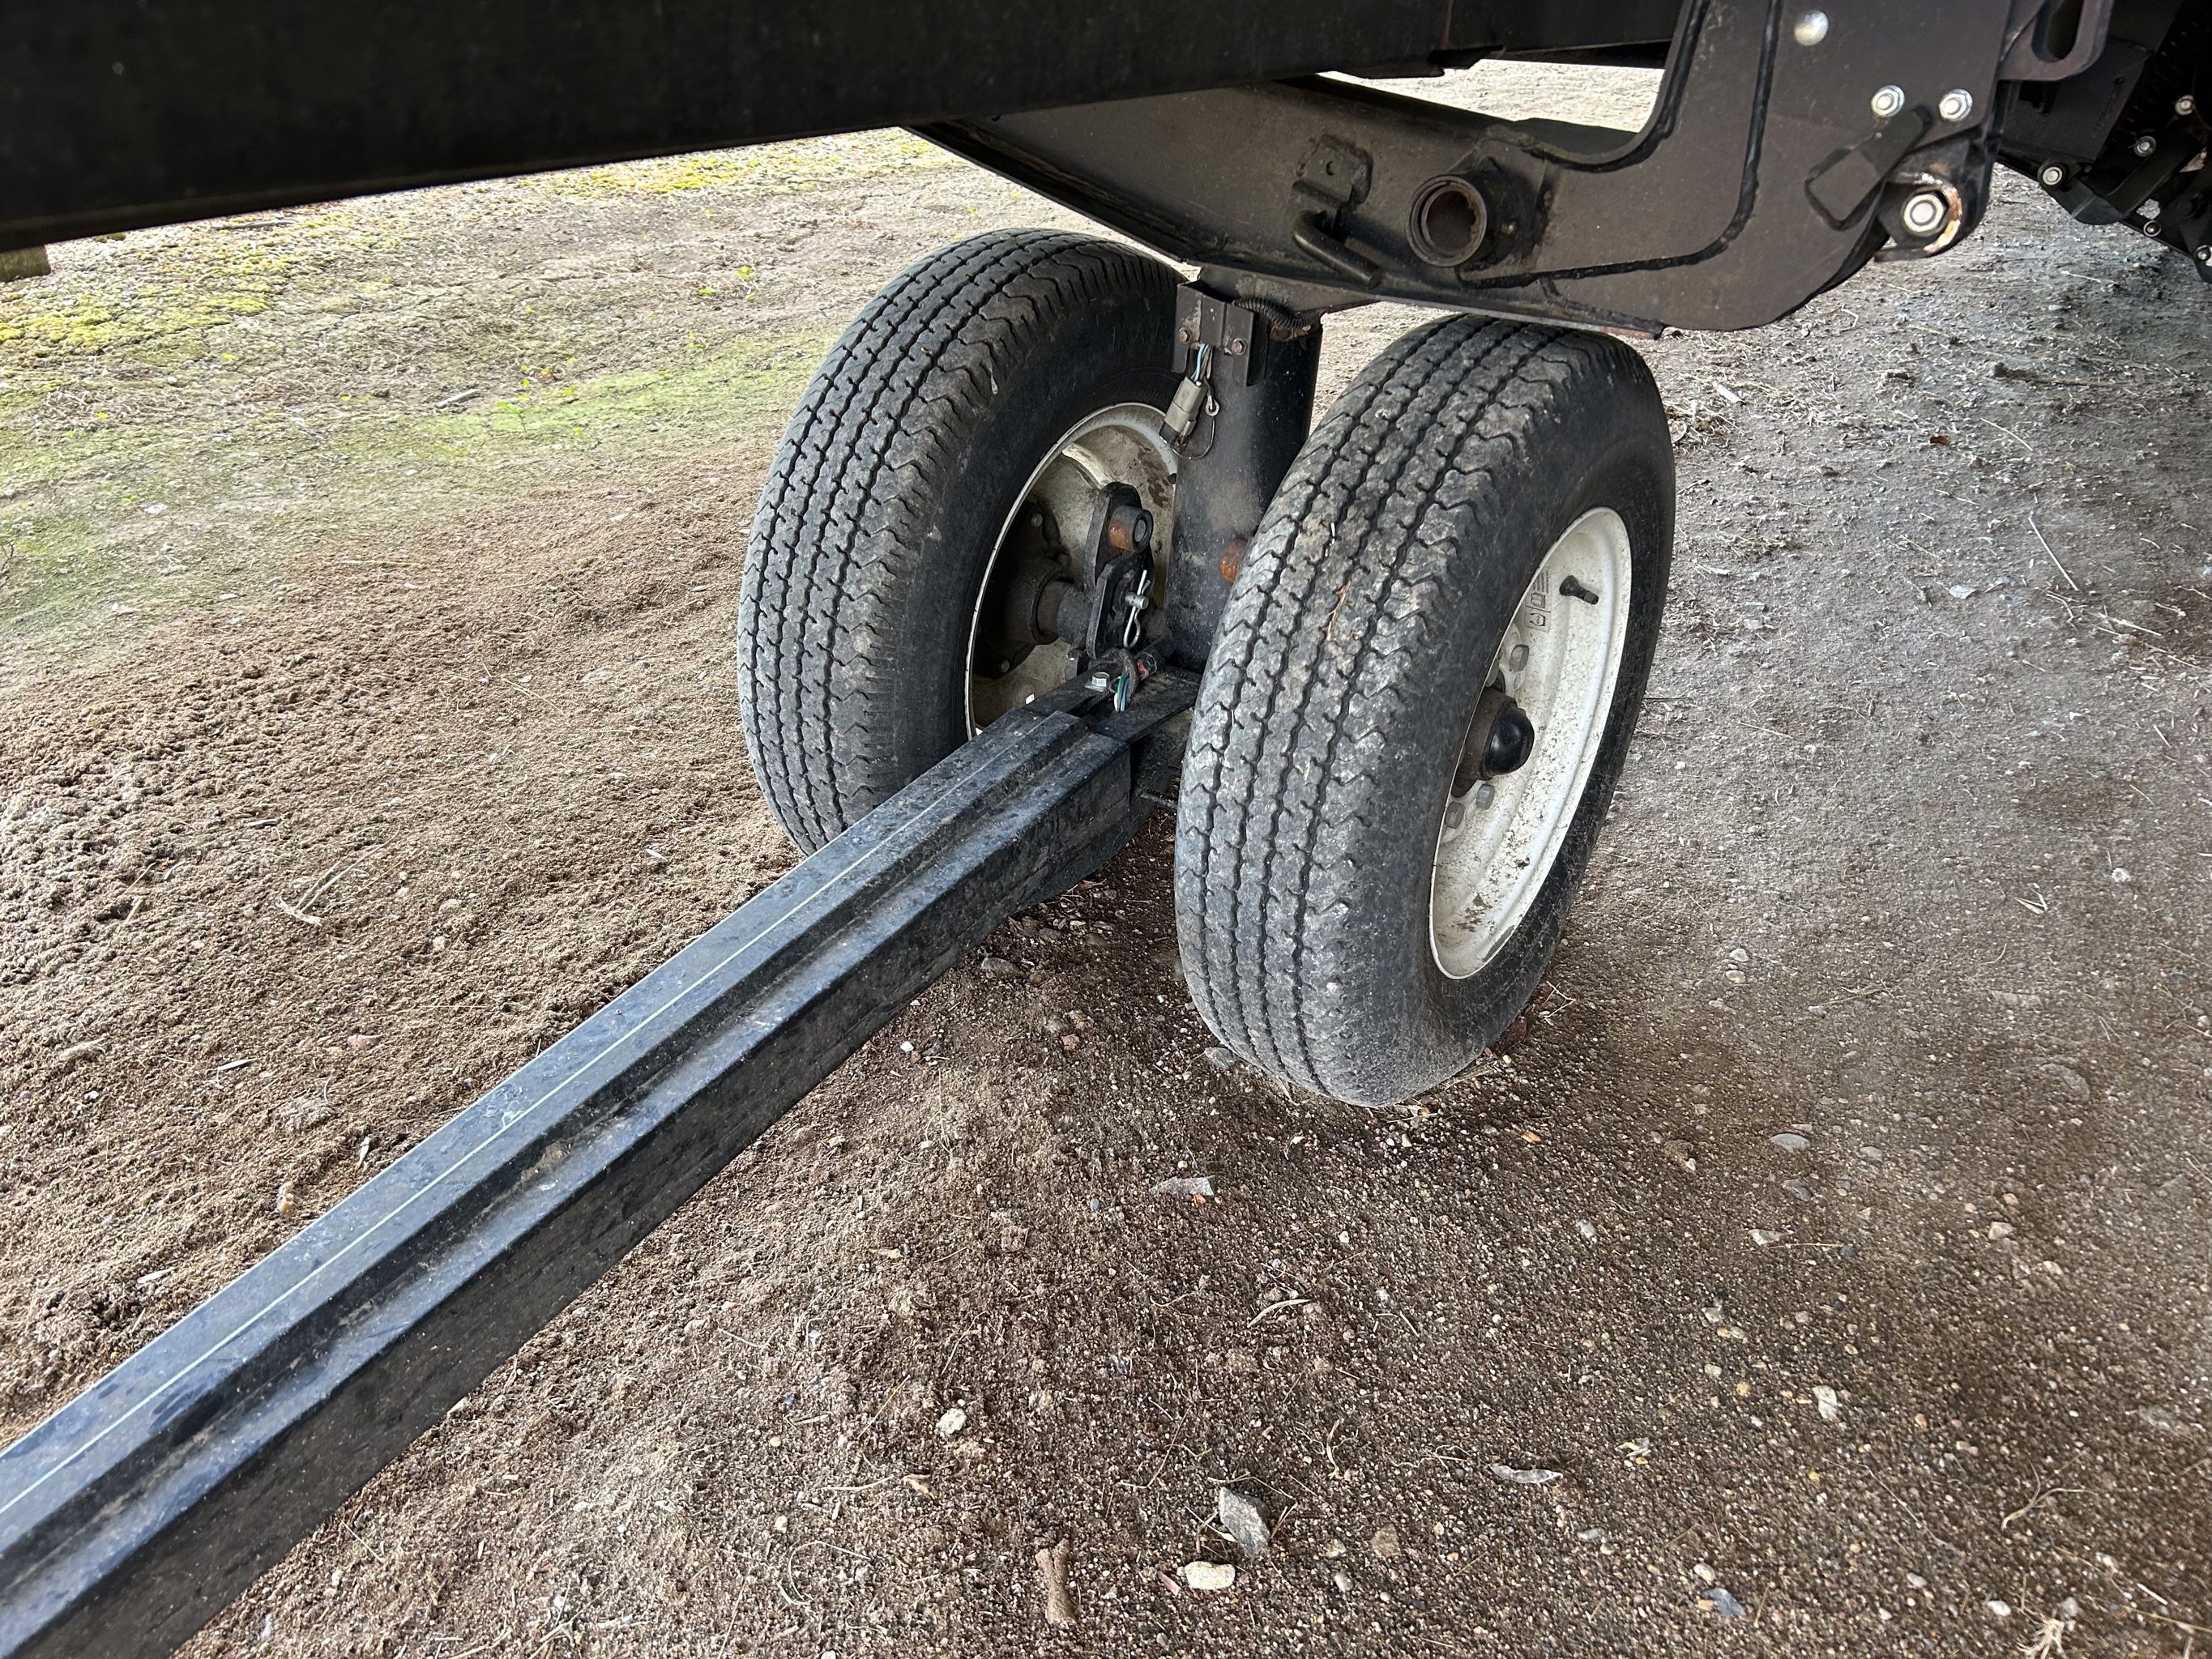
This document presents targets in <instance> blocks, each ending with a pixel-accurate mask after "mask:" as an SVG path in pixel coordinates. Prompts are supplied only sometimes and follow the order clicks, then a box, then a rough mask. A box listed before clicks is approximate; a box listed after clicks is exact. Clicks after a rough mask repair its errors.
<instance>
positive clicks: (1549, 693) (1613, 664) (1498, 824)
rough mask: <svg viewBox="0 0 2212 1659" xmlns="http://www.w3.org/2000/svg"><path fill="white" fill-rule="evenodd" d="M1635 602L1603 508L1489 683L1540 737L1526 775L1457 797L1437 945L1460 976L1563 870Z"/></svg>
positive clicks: (1608, 511) (1548, 576)
mask: <svg viewBox="0 0 2212 1659" xmlns="http://www.w3.org/2000/svg"><path fill="white" fill-rule="evenodd" d="M1563 584H1565V586H1567V589H1568V591H1567V592H1565V593H1563V592H1561V591H1560V590H1561V586H1562V585H1563ZM1577 593H1580V594H1590V595H1595V599H1584V598H1581V597H1577ZM1628 603H1629V545H1628V526H1626V525H1625V524H1623V523H1622V522H1621V520H1620V514H1619V513H1615V512H1614V511H1613V509H1612V508H1610V507H1598V508H1596V509H1595V510H1593V511H1591V512H1589V513H1583V516H1582V517H1581V518H1579V519H1577V520H1575V522H1574V523H1573V524H1572V525H1571V526H1568V528H1567V532H1566V533H1565V535H1563V536H1561V537H1560V538H1559V540H1558V541H1556V542H1554V543H1553V544H1552V550H1551V551H1550V552H1548V553H1547V554H1546V555H1545V556H1544V562H1543V563H1542V564H1541V566H1540V567H1538V568H1537V571H1536V575H1535V579H1534V580H1533V581H1531V582H1530V583H1529V584H1528V588H1527V590H1526V591H1525V592H1523V593H1522V595H1521V602H1520V604H1519V605H1516V606H1515V607H1514V611H1513V619H1512V621H1511V622H1510V623H1508V624H1507V625H1506V629H1505V637H1504V640H1503V641H1500V642H1499V644H1498V653H1497V655H1496V656H1495V657H1494V658H1492V660H1491V662H1490V665H1489V667H1488V669H1487V671H1486V672H1485V674H1484V675H1483V678H1482V684H1483V686H1484V687H1486V688H1487V687H1490V686H1495V685H1499V684H1503V685H1504V689H1505V693H1506V695H1507V696H1510V697H1511V698H1512V699H1513V701H1514V702H1516V703H1518V704H1519V705H1520V706H1521V708H1522V712H1523V713H1524V714H1527V715H1528V719H1529V720H1530V722H1531V723H1532V724H1533V725H1534V726H1535V728H1536V738H1535V742H1534V745H1533V747H1532V748H1531V750H1530V751H1529V755H1528V759H1527V760H1526V761H1525V762H1524V763H1522V765H1521V766H1520V767H1519V768H1517V769H1515V770H1513V771H1511V772H1507V773H1504V774H1502V775H1498V776H1497V777H1493V778H1488V779H1484V780H1482V781H1480V782H1478V783H1477V784H1475V785H1474V787H1470V788H1468V790H1467V791H1466V792H1465V793H1463V794H1462V795H1459V796H1456V797H1451V798H1448V799H1446V801H1445V803H1444V805H1443V810H1442V817H1441V822H1440V823H1439V824H1438V826H1437V858H1436V868H1435V873H1434V875H1433V877H1432V878H1431V883H1430V888H1429V946H1430V949H1431V951H1433V952H1434V953H1435V956H1436V960H1437V967H1438V968H1440V969H1443V972H1444V974H1445V975H1446V976H1447V977H1449V978H1451V979H1466V978H1468V977H1469V976H1471V975H1474V974H1477V973H1480V971H1481V970H1482V969H1484V968H1485V967H1486V966H1488V965H1489V963H1491V961H1492V959H1493V958H1494V957H1496V956H1497V955H1498V951H1501V950H1503V949H1504V945H1505V942H1506V941H1507V940H1508V939H1511V938H1512V937H1513V935H1514V933H1515V932H1516V930H1517V929H1518V928H1519V927H1520V926H1521V923H1522V919H1523V918H1525V917H1526V916H1527V915H1528V908H1529V906H1530V905H1532V904H1533V903H1534V902H1535V899H1536V895H1537V894H1538V893H1539V892H1541V890H1543V886H1544V883H1545V880H1546V878H1548V877H1549V876H1550V875H1551V873H1552V866H1553V863H1554V862H1555V861H1556V860H1558V858H1559V848H1560V846H1561V845H1562V844H1563V843H1564V842H1565V840H1566V837H1567V828H1568V826H1569V825H1570V824H1571V823H1573V822H1574V817H1575V809H1576V808H1577V807H1578V806H1579V805H1581V804H1582V799H1583V790H1584V789H1585V788H1587V787H1589V775H1590V768H1591V767H1592V766H1593V765H1594V764H1595V763H1596V760H1597V750H1598V744H1600V742H1601V741H1602V740H1603V738H1604V737H1605V726H1606V716H1607V714H1608V713H1610V712H1611V710H1612V708H1613V688H1614V686H1615V684H1617V683H1618V682H1619V680H1620V657H1621V651H1622V648H1623V647H1624V646H1625V645H1626V642H1627V638H1628ZM1485 792H1487V793H1485Z"/></svg>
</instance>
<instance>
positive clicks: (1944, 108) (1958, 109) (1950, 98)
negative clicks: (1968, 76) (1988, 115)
mask: <svg viewBox="0 0 2212 1659" xmlns="http://www.w3.org/2000/svg"><path fill="white" fill-rule="evenodd" d="M1973 112H1974V94H1972V93H1971V92H1968V91H1967V90H1966V88H1964V87H1954V88H1951V90H1950V91H1948V92H1947V93H1945V94H1943V100H1942V102H1941V103H1939V104H1937V105H1936V113H1937V114H1938V115H1940V116H1942V118H1944V119H1945V120H1947V121H1963V120H1965V119H1966V118H1967V117H1969V116H1971V115H1972V113H1973Z"/></svg>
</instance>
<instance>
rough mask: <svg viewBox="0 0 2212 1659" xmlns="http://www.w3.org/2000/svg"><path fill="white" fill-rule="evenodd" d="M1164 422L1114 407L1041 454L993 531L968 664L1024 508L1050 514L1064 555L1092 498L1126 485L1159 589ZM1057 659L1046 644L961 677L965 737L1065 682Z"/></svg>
mask: <svg viewBox="0 0 2212 1659" xmlns="http://www.w3.org/2000/svg"><path fill="white" fill-rule="evenodd" d="M1166 418H1167V417H1166V416H1165V415H1164V413H1163V412H1162V411H1161V410H1157V409H1154V408H1153V407H1152V405H1151V404H1114V405H1113V406H1112V407H1111V408H1108V409H1102V410H1099V411H1098V412H1097V414H1095V415H1091V416H1085V418H1084V419H1083V420H1080V421H1079V422H1076V423H1075V425H1073V427H1071V428H1068V430H1067V431H1066V433H1065V434H1064V435H1062V436H1061V438H1060V441H1059V442H1058V443H1056V444H1054V446H1053V447H1051V448H1050V449H1049V450H1048V451H1047V452H1046V453H1045V458H1044V459H1043V460H1042V461H1040V462H1039V463H1038V464H1037V468H1036V471H1034V472H1032V473H1030V478H1029V482H1028V483H1025V484H1024V485H1023V486H1022V490H1021V494H1020V495H1017V496H1016V497H1015V498H1014V507H1013V511H1012V512H1011V513H1007V514H1006V523H1004V524H1002V525H1000V526H999V539H998V543H997V544H996V545H995V546H994V547H993V548H992V550H991V562H990V563H989V564H988V565H987V566H986V567H985V568H984V571H983V585H982V586H981V587H979V588H977V589H976V590H975V610H974V611H973V612H971V613H970V614H969V618H968V655H967V657H966V658H965V659H963V660H965V661H967V662H971V663H972V662H973V661H975V647H976V643H977V641H978V640H979V639H980V637H981V629H982V626H983V609H984V600H985V598H986V596H987V595H988V594H989V592H990V591H991V582H992V579H993V578H994V576H996V575H997V574H998V570H999V561H1000V557H1001V556H1003V555H1004V554H1005V552H1006V543H1007V542H1008V540H1009V539H1011V538H1012V535H1013V532H1014V525H1015V523H1016V521H1017V520H1018V519H1019V518H1020V517H1021V515H1022V513H1024V511H1025V510H1027V509H1028V508H1029V507H1030V506H1031V505H1032V504H1041V505H1042V506H1044V507H1048V509H1050V511H1051V513H1052V515H1053V518H1054V520H1056V521H1057V522H1058V524H1059V526H1060V534H1061V535H1062V537H1063V538H1066V540H1067V542H1068V543H1069V545H1070V550H1071V551H1073V545H1074V544H1075V543H1077V542H1079V540H1080V539H1081V538H1082V537H1083V536H1084V535H1085V532H1087V531H1088V530H1089V529H1090V526H1091V513H1092V510H1093V509H1094V508H1095V507H1097V502H1098V497H1099V496H1100V495H1101V494H1102V493H1103V491H1104V490H1105V489H1106V486H1107V485H1109V484H1111V483H1124V484H1127V485H1128V486H1129V487H1130V488H1131V489H1134V490H1135V491H1136V492H1137V494H1138V495H1139V497H1140V498H1141V499H1142V500H1143V501H1144V504H1145V510H1146V512H1148V513H1151V514H1152V567H1153V568H1152V592H1154V593H1155V594H1161V593H1164V592H1166V591H1167V574H1168V573H1167V556H1168V550H1169V549H1170V548H1171V547H1172V546H1174V545H1175V480H1176V453H1175V451H1174V450H1173V449H1171V448H1170V447H1168V441H1167V440H1166V439H1164V438H1163V437H1162V436H1160V422H1162V421H1164V419H1166ZM1063 678H1066V657H1065V655H1064V654H1063V653H1061V652H1060V651H1058V650H1055V649H1054V647H1051V646H1049V645H1040V646H1037V647H1034V648H1033V649H1032V650H1031V651H1030V653H1029V655H1028V656H1027V657H1026V658H1024V659H1023V660H1022V661H1021V662H1019V663H1017V664H1016V665H1014V666H1013V668H1012V670H1011V671H1009V672H1006V673H1004V674H1000V675H999V676H998V677H997V678H992V679H986V678H983V677H982V676H981V675H980V674H970V675H969V676H968V677H967V685H968V735H969V737H971V738H972V737H974V736H975V733H976V732H980V731H981V730H982V729H983V728H984V727H985V726H988V725H989V724H990V723H991V722H992V721H993V720H996V719H998V718H999V716H1000V715H1001V714H1005V713H1006V711H1007V710H1009V709H1011V708H1019V707H1020V706H1021V705H1022V704H1023V703H1024V702H1027V701H1028V700H1029V699H1030V698H1031V697H1033V696H1036V695H1037V694H1038V693H1039V692H1041V691H1048V690H1051V689H1052V688H1053V687H1054V686H1055V685H1058V684H1060V682H1061V680H1062V679H1063Z"/></svg>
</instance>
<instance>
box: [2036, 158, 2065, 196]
mask: <svg viewBox="0 0 2212 1659" xmlns="http://www.w3.org/2000/svg"><path fill="white" fill-rule="evenodd" d="M2035 176H2036V177H2037V178H2039V179H2041V180H2043V182H2044V184H2045V186H2046V187H2048V188H2049V189H2051V190H2057V188H2058V187H2059V186H2060V185H2063V184H2064V183H2065V182H2066V169H2065V168H2064V167H2060V166H2059V165H2058V163H2057V162H2056V161H2053V162H2052V163H2051V165H2050V166H2049V167H2045V168H2044V169H2043V171H2042V172H2040V173H2037V174H2036V175H2035Z"/></svg>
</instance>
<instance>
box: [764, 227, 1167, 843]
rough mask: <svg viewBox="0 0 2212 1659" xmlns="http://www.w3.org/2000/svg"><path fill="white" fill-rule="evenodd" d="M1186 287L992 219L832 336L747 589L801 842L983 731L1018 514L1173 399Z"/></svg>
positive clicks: (818, 836) (1114, 247)
mask: <svg viewBox="0 0 2212 1659" xmlns="http://www.w3.org/2000/svg"><path fill="white" fill-rule="evenodd" d="M1175 285H1176V276H1175V273H1174V272H1173V271H1171V270H1170V269H1169V268H1168V267H1167V266H1165V265H1164V264H1160V263H1159V262H1158V260H1156V259H1152V258H1147V257H1146V256H1145V255H1144V254H1142V253H1139V252H1137V251H1136V250H1134V249H1133V248H1130V247H1128V246H1126V245H1124V244H1121V243H1118V242H1109V241H1104V240H1100V239H1098V238H1096V237H1089V236H1080V235H1074V234H1068V233H1066V232H1060V231H1042V230H1010V231H996V232H993V233H990V234H986V235H982V236H977V237H974V238H971V239H969V240H966V241H963V242H958V243H955V244H953V245H952V246H949V247H946V248H943V249H941V250H939V252H935V253H933V254H931V255H930V256H929V257H928V258H924V259H921V260H920V261H918V262H917V263H915V264H913V265H910V266H908V268H907V270H905V271H903V272H902V273H901V274H900V275H899V276H897V277H896V279H895V280H894V281H892V282H891V283H890V284H889V285H888V286H887V287H885V288H884V289H883V291H882V292H880V293H879V294H878V295H876V296H875V298H874V299H872V300H871V301H869V302H868V304H867V306H866V308H864V309H863V310H862V311H861V313H860V315H859V316H858V317H857V318H855V319H854V321H853V324H852V325H851V326H850V327H848V329H846V331H844V333H843V334H842V336H841V337H839V339H838V340H837V342H836V344H835V345H833V346H832V347H831V348H830V349H829V355H828V356H827V357H825V358H824V359H823V363H822V366H821V367H820V368H819V369H817V371H816V373H815V375H814V378H813V380H811V382H810V383H809V384H808V386H807V388H806V391H805V394H804V396H802V397H801V398H800V399H799V405H798V408H797V409H796V410H795V411H794V412H793V415H792V417H791V421H790V424H789V425H788V426H787V427H786V428H785V430H784V435H783V441H782V442H781V446H780V447H778V449H777V451H776V454H775V462H774V464H773V465H772V466H771V467H770V469H769V477H768V481H767V483H766V485H765V486H764V487H763V490H762V492H761V499H760V506H759V509H758V511H757V513H756V515H755V517H754V519H753V525H752V532H751V537H750V542H749V544H748V549H747V554H746V559H745V568H744V578H743V580H742V583H741V585H740V590H739V594H738V707H739V711H740V714H741V716H742V718H743V720H744V732H745V741H746V744H747V745H748V747H749V748H750V751H751V756H752V764H753V773H754V776H755V777H756V778H757V780H758V781H759V783H760V787H761V793H763V795H765V796H766V797H767V799H768V802H769V807H770V808H771V810H773V811H774V812H775V816H776V818H777V820H778V821H779V822H780V823H781V824H782V825H783V828H784V829H785V831H786V833H787V834H788V835H789V836H791V838H792V840H793V842H797V843H798V845H799V848H801V849H802V850H803V851H805V852H810V853H811V852H812V851H814V850H815V849H817V848H819V847H821V846H822V845H823V843H825V842H828V841H829V839H830V838H831V837H832V836H836V834H838V833H839V832H840V831H841V830H842V829H846V828H847V827H848V826H849V825H850V824H852V823H854V821H855V820H857V819H858V818H860V817H861V816H862V815H863V814H865V813H866V812H867V811H869V810H870V809H872V808H873V807H875V806H877V805H879V804H881V803H882V802H883V801H884V800H885V799H888V798H889V797H890V795H891V794H893V793H895V792H896V791H897V790H898V789H899V788H900V787H902V785H904V784H906V783H908V781H911V780H912V779H914V778H915V777H917V776H919V775H921V773H922V772H924V771H925V770H927V769H928V768H929V767H930V766H932V765H933V764H934V763H936V762H938V761H939V760H941V759H942V758H943V757H945V755H947V754H949V753H951V750H953V749H954V748H956V747H957V745H959V744H961V743H963V742H964V741H966V739H967V738H968V737H969V732H970V726H969V693H968V678H967V677H968V672H969V652H970V648H971V629H972V627H973V619H974V617H975V614H976V608H977V605H978V601H979V599H980V597H981V592H982V589H983V585H984V582H985V580H986V577H987V574H988V572H989V571H990V569H991V566H992V560H993V556H994V550H996V548H997V547H998V545H999V544H1000V539H1001V538H1002V537H1003V536H1004V535H1005V534H1006V527H1007V526H1008V524H1009V522H1010V515H1011V513H1012V510H1013V509H1014V507H1016V506H1018V504H1019V503H1020V501H1021V498H1022V492H1023V491H1024V489H1025V488H1026V486H1027V484H1028V483H1029V481H1030V479H1031V478H1032V477H1033V475H1034V474H1035V473H1036V470H1037V469H1038V467H1039V466H1040V465H1041V464H1042V462H1043V461H1045V460H1046V459H1048V457H1049V455H1050V453H1052V447H1053V446H1054V443H1055V441H1057V440H1059V439H1060V437H1061V436H1062V435H1065V434H1066V433H1068V432H1070V431H1071V430H1072V429H1073V428H1076V427H1077V426H1078V425H1079V423H1080V422H1082V421H1083V420H1084V419H1085V416H1086V415H1088V414H1089V413H1091V411H1094V410H1101V409H1105V408H1109V407H1114V406H1117V405H1129V406H1135V405H1148V406H1151V407H1156V408H1164V407H1165V404H1166V402H1167V400H1168V399H1169V398H1170V397H1171V396H1172V394H1173V391H1174V386H1175V374H1174V372H1173V370H1172V368H1170V343H1171V339H1172V337H1173V334H1174V330H1175ZM979 723H980V722H979Z"/></svg>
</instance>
